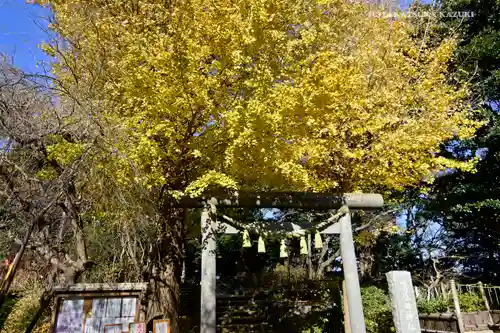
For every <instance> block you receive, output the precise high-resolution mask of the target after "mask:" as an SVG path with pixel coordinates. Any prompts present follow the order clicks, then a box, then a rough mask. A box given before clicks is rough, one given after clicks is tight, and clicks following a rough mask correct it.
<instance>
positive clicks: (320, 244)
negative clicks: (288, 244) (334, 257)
mask: <svg viewBox="0 0 500 333" xmlns="http://www.w3.org/2000/svg"><path fill="white" fill-rule="evenodd" d="M314 247H315V248H317V249H322V248H323V240H322V239H321V234H320V233H319V231H316V235H314Z"/></svg>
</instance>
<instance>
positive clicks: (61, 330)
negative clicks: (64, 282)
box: [55, 299, 85, 333]
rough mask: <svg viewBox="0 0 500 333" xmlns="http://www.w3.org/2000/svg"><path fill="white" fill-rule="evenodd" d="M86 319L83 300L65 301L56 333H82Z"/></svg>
mask: <svg viewBox="0 0 500 333" xmlns="http://www.w3.org/2000/svg"><path fill="white" fill-rule="evenodd" d="M84 317H85V316H84V313H83V299H67V300H63V304H62V308H61V311H60V312H59V314H58V316H57V325H56V329H55V333H82V328H83V320H84Z"/></svg>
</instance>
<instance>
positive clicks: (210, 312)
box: [200, 208, 217, 333]
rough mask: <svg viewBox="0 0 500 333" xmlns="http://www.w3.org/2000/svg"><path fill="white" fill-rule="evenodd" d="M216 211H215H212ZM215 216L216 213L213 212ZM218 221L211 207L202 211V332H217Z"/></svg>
mask: <svg viewBox="0 0 500 333" xmlns="http://www.w3.org/2000/svg"><path fill="white" fill-rule="evenodd" d="M212 213H215V212H212ZM212 216H215V214H212ZM215 229H216V221H213V220H212V219H211V214H210V211H209V208H205V209H203V212H202V213H201V235H202V237H201V240H202V242H201V244H202V249H201V313H200V333H215V331H216V326H217V322H216V320H217V317H216V313H215V309H216V301H217V300H216V281H217V276H216V274H217V272H216V253H215V251H216V242H215Z"/></svg>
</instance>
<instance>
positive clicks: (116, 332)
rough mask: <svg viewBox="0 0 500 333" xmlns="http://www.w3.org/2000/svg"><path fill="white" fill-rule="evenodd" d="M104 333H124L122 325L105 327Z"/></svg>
mask: <svg viewBox="0 0 500 333" xmlns="http://www.w3.org/2000/svg"><path fill="white" fill-rule="evenodd" d="M104 333H122V324H108V325H104Z"/></svg>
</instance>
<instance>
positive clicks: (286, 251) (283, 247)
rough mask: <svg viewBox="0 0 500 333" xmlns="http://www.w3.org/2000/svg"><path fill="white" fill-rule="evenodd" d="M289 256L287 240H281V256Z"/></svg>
mask: <svg viewBox="0 0 500 333" xmlns="http://www.w3.org/2000/svg"><path fill="white" fill-rule="evenodd" d="M286 257H288V250H287V248H286V244H285V240H284V239H282V240H281V245H280V258H286Z"/></svg>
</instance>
